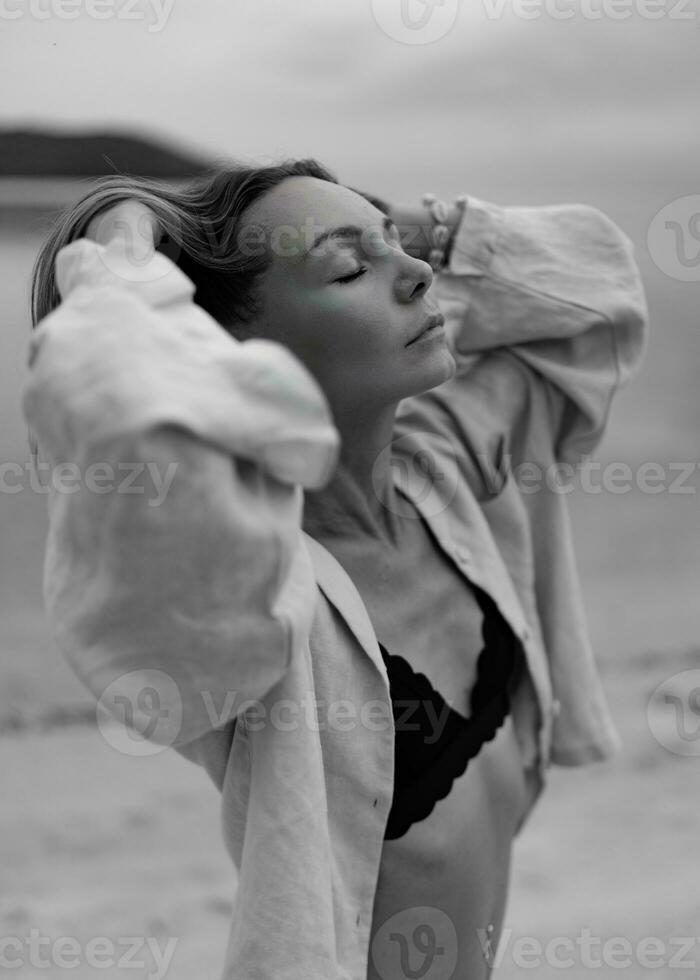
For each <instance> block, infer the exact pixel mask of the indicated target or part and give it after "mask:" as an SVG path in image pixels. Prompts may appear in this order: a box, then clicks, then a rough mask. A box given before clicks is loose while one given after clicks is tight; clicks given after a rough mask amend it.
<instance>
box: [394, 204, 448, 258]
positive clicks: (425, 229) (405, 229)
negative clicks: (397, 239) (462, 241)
mask: <svg viewBox="0 0 700 980" xmlns="http://www.w3.org/2000/svg"><path fill="white" fill-rule="evenodd" d="M458 200H459V199H458ZM464 209H465V206H464V204H460V203H458V201H454V202H452V203H449V204H446V205H445V210H444V211H443V212H442V213H441V217H442V219H443V220H442V221H440V222H439V224H441V225H444V226H445V228H446V229H447V231H446V233H443V237H444V240H443V241H442V242H441V251H442V252H443V254H444V259H443V261H442V263H441V267H442V268H445V267H446V265H447V263H448V262H449V258H450V254H451V251H452V247H453V244H454V239H455V235H456V232H457V229H458V227H459V224H460V222H461V218H462V214H463V213H464ZM389 214H390V217H391V218H392V219H393V221H394V222H395V223H396V226H397V228H398V229H399V234H400V236H401V242H402V244H403V247H404V249H405V251H406V252H407V253H408V254H409V255H412V256H413V257H414V258H419V259H422V260H423V261H424V262H429V263H430V259H431V253H432V252H434V250H435V228H436V224H437V223H436V220H435V218H434V216H433V215H432V214H431V208H430V206H429V205H427V204H423V203H421V204H396V205H392V206H391V208H390V212H389Z"/></svg>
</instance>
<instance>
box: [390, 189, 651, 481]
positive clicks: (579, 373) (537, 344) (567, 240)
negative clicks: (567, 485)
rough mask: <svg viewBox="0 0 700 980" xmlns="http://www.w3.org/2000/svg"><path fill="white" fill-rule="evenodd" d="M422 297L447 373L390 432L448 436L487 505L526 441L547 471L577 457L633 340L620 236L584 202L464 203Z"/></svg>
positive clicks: (632, 281) (634, 298) (632, 366)
mask: <svg viewBox="0 0 700 980" xmlns="http://www.w3.org/2000/svg"><path fill="white" fill-rule="evenodd" d="M435 288H436V291H437V296H438V300H439V302H440V305H441V308H442V310H443V312H444V313H445V315H446V321H447V330H448V336H449V341H450V344H451V347H452V350H453V353H454V355H455V359H456V362H457V370H456V374H455V376H454V377H453V378H452V379H451V380H450V381H448V382H447V383H446V384H444V385H442V386H440V387H439V388H436V389H434V390H433V391H430V392H428V393H426V394H425V395H421V396H418V397H417V398H412V399H408V400H407V401H406V402H405V403H403V404H402V406H401V417H402V423H403V424H407V425H410V426H411V427H413V428H416V427H418V428H422V429H424V430H427V431H430V430H431V429H433V428H436V429H438V430H440V431H441V433H442V434H444V435H447V436H451V437H452V438H453V439H456V440H457V442H458V443H459V444H460V446H461V450H462V451H463V453H464V457H463V465H464V467H465V469H466V470H467V471H468V474H467V475H468V476H469V478H470V479H471V480H472V481H474V483H475V485H476V487H477V489H478V490H479V491H480V493H481V494H482V495H486V496H488V495H489V494H490V493H493V492H494V490H495V489H497V487H494V474H497V473H498V472H499V471H500V470H501V469H502V464H503V460H504V459H505V458H506V457H507V458H508V460H509V461H510V463H511V464H517V463H518V462H522V461H524V460H525V456H526V455H527V452H528V448H527V447H528V446H531V445H532V443H533V441H534V442H538V441H539V442H542V440H544V441H546V442H548V443H549V446H548V447H547V451H546V452H544V455H545V456H547V457H548V456H549V455H550V452H549V450H551V453H552V455H553V458H554V459H555V460H557V461H565V462H569V463H575V462H579V461H581V459H583V458H584V457H585V456H587V455H589V454H590V453H591V452H592V451H593V450H594V449H595V447H596V446H597V445H598V443H599V442H600V439H601V437H602V435H603V432H604V430H605V427H606V425H607V422H608V419H609V415H610V407H611V402H612V398H613V396H614V394H615V392H616V391H617V390H618V388H619V387H620V386H621V385H623V384H624V383H625V382H626V381H627V380H628V379H629V378H630V377H631V376H632V375H633V374H634V372H635V371H636V369H637V367H638V365H639V363H640V361H641V358H642V355H643V352H644V348H645V343H646V331H647V321H648V314H647V306H646V299H645V296H644V291H643V287H642V284H641V280H640V276H639V271H638V269H637V266H636V263H635V260H634V255H633V246H632V243H631V242H630V240H629V238H628V237H627V236H626V235H625V234H624V233H623V232H622V231H621V230H620V229H619V228H618V227H617V226H616V225H615V224H614V223H613V222H612V221H611V220H610V219H609V218H608V217H606V216H605V215H604V214H602V213H601V212H600V211H598V210H596V209H595V208H591V207H587V206H584V205H578V204H566V205H557V206H550V207H499V206H497V205H495V204H490V203H488V202H485V201H481V200H479V199H477V198H469V199H468V206H467V209H466V211H465V213H464V215H463V217H462V219H461V221H460V225H459V226H458V228H457V230H456V233H455V241H454V246H453V249H452V253H451V256H450V263H449V268H448V269H447V270H445V272H444V273H443V274H441V275H440V276H439V277H438V279H437V281H436V284H435ZM533 425H536V426H538V430H539V431H538V432H537V433H533ZM497 482H498V480H497V478H496V483H497Z"/></svg>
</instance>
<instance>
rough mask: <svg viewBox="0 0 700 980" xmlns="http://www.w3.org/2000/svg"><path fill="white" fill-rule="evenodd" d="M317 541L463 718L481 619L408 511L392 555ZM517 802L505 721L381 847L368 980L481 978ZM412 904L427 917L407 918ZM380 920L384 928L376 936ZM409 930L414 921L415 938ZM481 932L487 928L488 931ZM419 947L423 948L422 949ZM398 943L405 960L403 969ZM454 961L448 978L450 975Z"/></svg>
mask: <svg viewBox="0 0 700 980" xmlns="http://www.w3.org/2000/svg"><path fill="white" fill-rule="evenodd" d="M319 540H320V543H321V544H323V545H324V547H326V548H327V549H328V550H329V551H330V552H331V553H332V554H333V555H334V557H335V558H336V559H337V560H338V561H339V562H340V564H341V565H342V566H343V567H344V569H345V571H346V572H347V573H348V575H349V576H350V578H351V579H352V580H353V582H354V584H355V586H356V588H357V590H358V592H359V593H360V596H361V597H362V599H363V601H364V603H365V605H366V607H367V611H368V614H369V617H370V620H371V621H372V625H373V626H374V629H375V632H376V635H377V637H378V639H379V640H380V642H381V643H383V644H384V646H385V647H387V649H388V650H389V652H391V653H398V654H401V656H403V657H404V658H405V659H406V660H407V661H408V662H409V663H410V665H411V666H412V667H413V669H414V670H416V671H421V672H422V673H424V674H425V675H426V677H427V678H428V679H429V680H430V682H431V683H432V685H433V686H434V687H435V688H436V689H437V690H438V691H439V692H440V694H441V695H442V696H443V698H444V699H445V701H447V703H448V704H449V705H450V707H452V708H454V709H455V710H456V711H459V712H460V713H461V714H463V715H465V716H468V715H469V713H470V712H469V696H470V692H471V689H472V687H473V685H474V680H475V666H476V660H477V657H478V655H479V653H480V652H481V649H482V645H483V643H482V637H481V622H482V614H481V610H480V608H479V606H478V604H477V603H476V600H475V599H474V595H473V592H472V590H471V588H470V586H469V583H468V582H467V581H466V580H465V579H464V577H463V576H462V574H461V572H459V571H458V570H457V568H456V567H455V566H454V565H453V564H452V562H451V561H450V559H449V558H448V557H447V556H446V555H445V554H444V552H443V551H442V549H441V548H440V546H439V545H438V544H437V542H436V541H435V539H434V538H433V535H432V533H431V532H430V530H429V528H428V527H427V526H426V525H425V523H424V522H423V520H422V519H419V516H418V514H417V513H416V514H415V518H406V519H405V520H404V528H403V533H402V536H401V546H400V548H399V549H395V548H390V547H389V546H387V545H386V544H384V543H383V542H381V541H379V540H376V539H373V538H371V537H369V536H368V537H362V538H355V539H352V540H343V541H342V542H339V541H338V540H337V539H334V540H329V541H324V540H322V539H319ZM526 799H527V789H526V784H525V779H524V774H523V767H522V760H521V756H520V750H519V747H518V743H517V741H516V738H515V733H514V730H513V725H512V720H511V718H510V716H508V717H507V719H506V721H505V723H504V724H503V726H502V727H501V728H500V729H499V731H498V733H497V735H496V737H495V738H494V739H493V740H492V741H490V742H487V743H486V744H484V746H483V747H482V748H481V750H480V752H479V754H478V755H477V756H476V757H475V758H473V759H471V760H470V762H469V764H468V766H467V769H466V771H465V773H464V774H463V775H462V776H461V777H459V778H457V779H456V780H455V781H454V783H453V785H452V789H451V791H450V793H449V794H448V796H447V797H445V798H444V799H442V800H439V801H438V802H437V803H436V804H435V806H434V808H433V810H432V812H431V813H430V815H429V816H428V817H426V818H425V819H424V820H422V821H419V822H417V823H414V824H413V825H412V826H411V827H410V828H409V830H408V832H407V833H406V834H404V835H403V837H400V838H398V839H397V840H386V841H385V842H384V848H383V851H382V860H381V865H380V871H379V879H378V884H377V890H376V894H375V902H374V914H373V924H372V942H371V944H370V950H371V953H370V958H369V972H368V974H367V980H405V978H406V976H407V975H409V974H407V972H406V968H405V964H406V963H409V964H410V966H411V969H412V970H414V971H415V972H413V973H412V974H410V975H414V976H423V977H425V976H430V977H431V978H432V977H435V978H441V980H442V977H443V975H444V978H445V980H447V977H448V976H452V975H454V977H469V980H482V978H485V977H488V976H489V973H490V970H489V967H488V966H487V963H486V960H485V958H484V955H483V952H482V944H481V941H480V938H479V933H478V930H484V933H483V935H488V936H489V937H490V939H491V942H492V946H493V948H494V949H495V948H496V946H497V943H498V936H499V934H500V931H501V927H502V920H503V914H504V910H505V904H506V898H507V892H508V881H509V874H510V856H511V844H512V840H513V836H514V832H515V829H516V827H517V825H518V823H519V820H520V817H521V815H522V814H523V812H524V810H525V806H526ZM416 908H423V909H425V908H428V909H430V910H432V911H428V912H424V913H411V912H407V911H406V910H409V909H416ZM435 910H438V911H435ZM416 916H417V917H418V918H417V919H416ZM445 916H446V917H447V918H448V919H449V920H451V922H452V923H453V925H454V929H455V934H456V946H457V948H456V950H454V949H453V948H452V947H454V945H455V940H454V938H452V940H451V941H449V935H448V941H449V945H450V949H445V950H444V951H443V952H442V953H434V954H433V953H430V951H429V949H428V947H429V945H430V937H431V935H432V934H433V933H435V935H436V937H437V939H438V940H439V939H440V930H441V928H443V927H444V923H445V921H446V919H445ZM390 919H391V920H392V922H391V925H390V927H388V928H385V929H382V927H383V926H384V924H385V923H387V921H388V920H390ZM416 925H419V926H422V929H421V928H419V930H418V932H416V931H415V930H416ZM489 926H492V927H493V928H492V929H491V930H489V932H488V933H487V932H486V930H488V929H489ZM380 930H381V931H380ZM402 935H403V936H405V940H402V939H400V938H399V937H400V936H402ZM392 937H393V938H392ZM425 942H427V943H428V947H425V948H426V949H428V952H426V953H422V952H421V946H422V945H423V943H425ZM416 944H417V945H416ZM438 945H439V942H438ZM402 946H403V947H404V950H403V952H404V956H408V960H404V966H403V967H402V966H401V960H400V953H401V947H402ZM431 956H442V957H445V958H446V959H445V960H443V961H442V962H444V965H445V970H444V971H442V972H441V963H439V962H435V963H434V964H433V966H432V967H431V968H428V966H427V965H426V964H427V959H426V957H428V958H430V957H431ZM453 956H454V957H456V963H457V965H456V969H455V970H454V974H452V973H451V972H449V969H448V960H449V958H450V957H453ZM449 962H452V960H449ZM389 964H390V965H389ZM421 969H422V970H423V972H421ZM431 971H432V972H431Z"/></svg>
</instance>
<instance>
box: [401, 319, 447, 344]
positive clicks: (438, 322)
mask: <svg viewBox="0 0 700 980" xmlns="http://www.w3.org/2000/svg"><path fill="white" fill-rule="evenodd" d="M444 325H445V317H444V316H443V315H442V313H433V314H432V315H431V316H429V317H428V319H427V320H426V321H425V323H424V324H423V327H422V328H421V330H420V332H419V333H417V334H416V336H415V337H414V338H413V339H412V340H409V342H408V343H407V344H406V347H410V346H411V344H415V342H416V341H417V340H420V339H421V337H424V336H425V335H426V334H427V333H429V332H430V331H431V330H435V329H436V328H438V327H443V326H444Z"/></svg>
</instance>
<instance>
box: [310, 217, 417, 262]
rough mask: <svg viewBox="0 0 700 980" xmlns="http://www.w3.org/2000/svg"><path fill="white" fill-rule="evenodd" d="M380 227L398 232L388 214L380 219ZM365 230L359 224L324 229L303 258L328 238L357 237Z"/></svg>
mask: <svg viewBox="0 0 700 980" xmlns="http://www.w3.org/2000/svg"><path fill="white" fill-rule="evenodd" d="M382 228H383V229H384V231H391V230H392V229H396V231H397V232H398V228H397V226H396V222H395V221H392V219H391V218H390V217H389V216H388V215H386V216H385V217H384V219H383V221H382ZM365 230H366V229H364V228H360V227H359V225H341V226H340V227H339V228H332V229H331V230H330V231H324V232H322V233H321V234H320V235H318V237H317V238H315V239H314V241H313V243H312V245H311V247H310V248H309V249H308V251H307V252H305V253H304V258H305V259H306V258H308V256H309V255H310V254H311V252H313V250H314V249H315V248H318V246H319V245H322V244H323V242H325V241H328V239H330V238H333V239H335V238H359V237H360V236H361V235H363V234H364V233H365Z"/></svg>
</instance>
